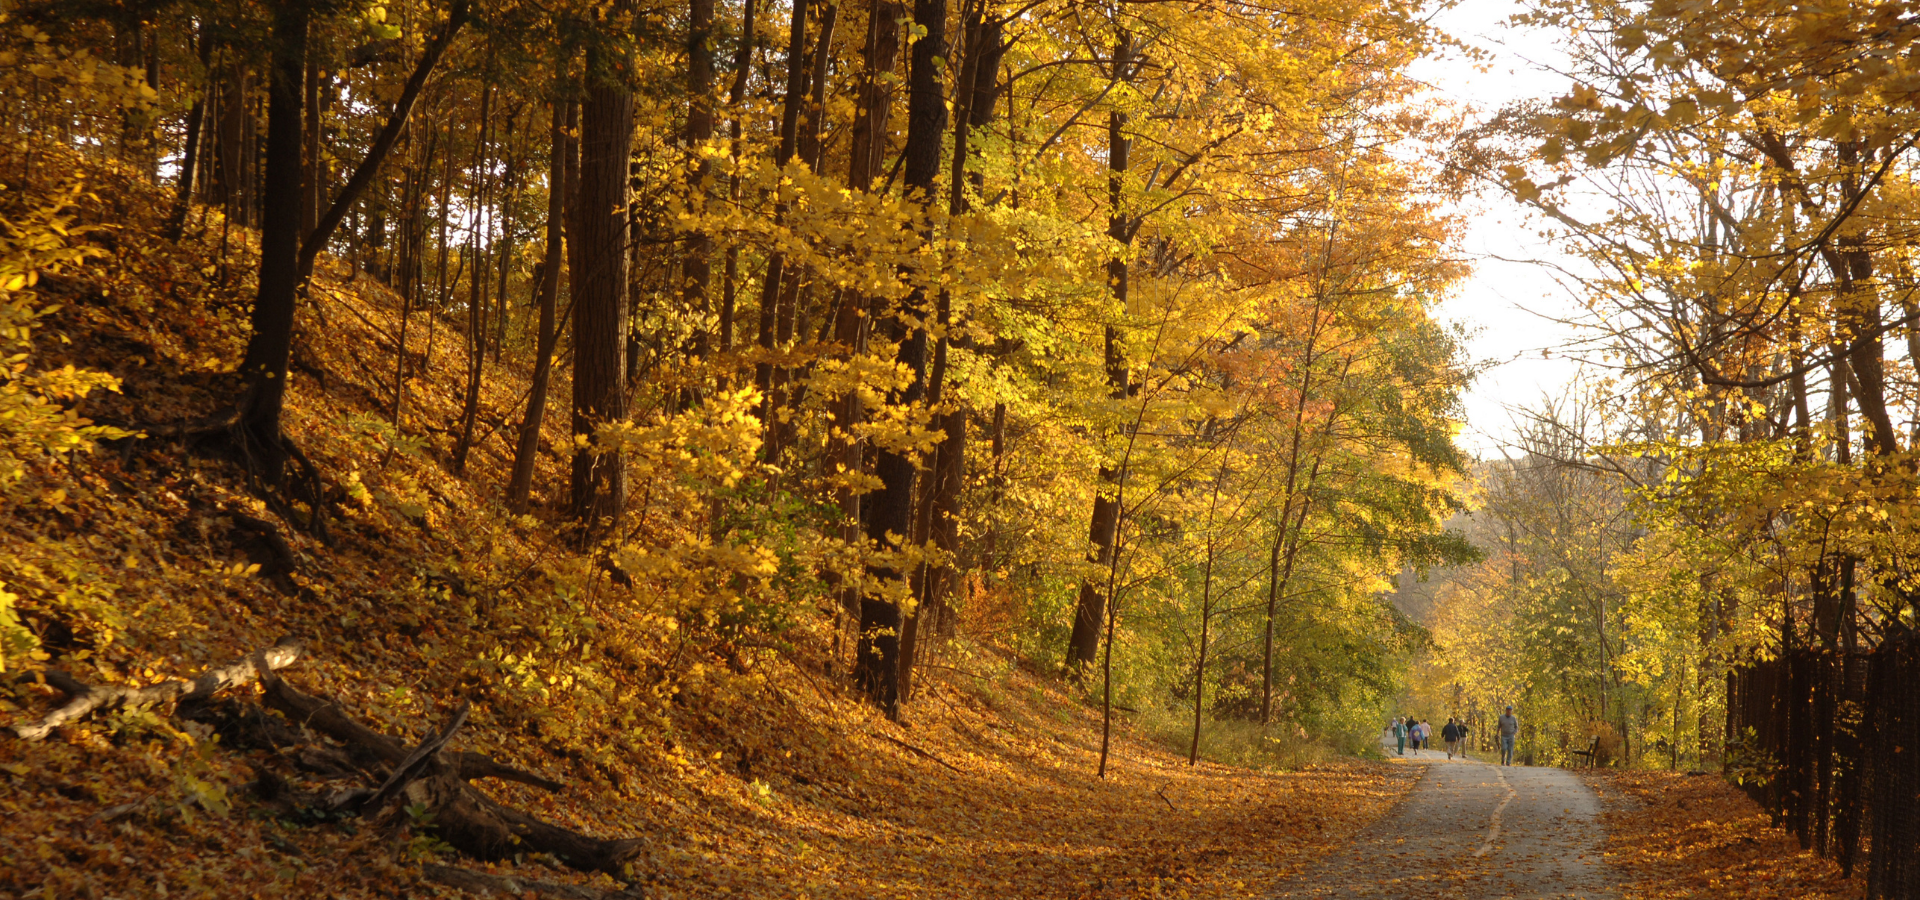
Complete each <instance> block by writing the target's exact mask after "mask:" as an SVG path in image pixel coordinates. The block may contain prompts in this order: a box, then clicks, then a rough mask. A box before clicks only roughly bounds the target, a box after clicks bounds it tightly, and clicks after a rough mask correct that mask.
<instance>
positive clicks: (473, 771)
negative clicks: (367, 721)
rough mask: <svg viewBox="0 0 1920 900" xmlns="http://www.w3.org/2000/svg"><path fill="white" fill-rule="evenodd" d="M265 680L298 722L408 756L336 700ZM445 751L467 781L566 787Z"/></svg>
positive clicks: (390, 760)
mask: <svg viewBox="0 0 1920 900" xmlns="http://www.w3.org/2000/svg"><path fill="white" fill-rule="evenodd" d="M261 683H262V684H264V685H265V686H266V694H265V695H264V696H263V697H262V700H263V702H264V703H266V705H267V708H268V709H277V710H279V711H280V712H281V713H282V714H283V715H285V716H286V717H287V718H288V719H289V720H291V721H293V722H295V723H296V724H302V725H306V726H308V727H310V728H312V729H313V730H315V731H318V732H320V733H321V734H324V735H326V736H327V737H330V738H333V739H334V740H336V741H339V742H340V743H342V744H345V745H347V748H348V750H349V751H350V752H353V753H356V754H359V755H360V756H362V758H368V759H372V760H377V761H379V762H382V763H386V764H387V765H389V766H397V765H399V764H400V763H401V761H403V760H405V759H406V758H407V748H406V746H405V745H404V744H402V743H400V742H399V741H398V740H395V739H394V738H392V737H389V736H387V735H384V734H381V733H380V732H378V731H375V730H373V729H371V728H368V727H367V726H365V725H362V724H360V723H359V722H356V721H354V720H353V718H352V717H350V716H348V715H347V714H346V713H345V712H342V711H341V709H340V707H339V705H338V704H336V703H334V702H333V701H331V700H326V699H323V698H320V697H315V696H313V695H311V694H306V693H303V692H301V691H300V690H299V689H298V688H295V687H294V686H292V685H290V684H288V683H287V682H286V681H285V680H283V679H281V678H278V677H268V678H264V679H262V680H261ZM441 755H442V756H451V757H453V758H454V760H455V761H456V763H457V766H458V770H459V772H460V777H461V779H463V780H466V781H472V780H474V779H476V778H498V779H500V780H502V781H514V782H519V783H520V784H526V785H532V786H533V787H537V788H541V789H543V790H548V791H559V790H560V789H562V788H564V787H566V785H564V784H562V783H560V782H558V781H554V780H553V779H550V778H542V777H541V776H539V775H535V774H533V773H532V772H527V771H523V770H521V769H516V768H514V767H512V766H509V765H506V764H504V763H501V762H499V761H497V760H495V759H494V758H493V757H491V756H488V755H486V754H484V753H474V752H472V751H469V750H458V751H442V753H441Z"/></svg>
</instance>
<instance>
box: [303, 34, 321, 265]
mask: <svg viewBox="0 0 1920 900" xmlns="http://www.w3.org/2000/svg"><path fill="white" fill-rule="evenodd" d="M306 68H307V71H306V75H305V77H304V78H303V79H302V82H301V89H302V91H303V92H304V94H305V99H304V100H303V101H302V103H303V105H304V106H305V108H306V116H307V121H306V126H305V127H304V128H303V129H302V130H301V140H300V145H301V155H302V157H303V158H302V160H301V163H302V165H301V167H300V237H301V238H302V239H303V240H304V239H305V238H306V236H307V235H309V234H312V233H313V229H314V226H315V225H317V224H319V221H320V191H321V175H320V165H321V163H320V66H319V64H318V63H317V62H315V61H314V60H312V59H309V60H307V67H306Z"/></svg>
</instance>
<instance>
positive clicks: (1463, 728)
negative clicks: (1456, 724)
mask: <svg viewBox="0 0 1920 900" xmlns="http://www.w3.org/2000/svg"><path fill="white" fill-rule="evenodd" d="M1460 758H1461V759H1467V758H1468V757H1467V723H1466V720H1464V719H1463V720H1461V722H1460Z"/></svg>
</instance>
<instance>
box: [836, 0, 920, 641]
mask: <svg viewBox="0 0 1920 900" xmlns="http://www.w3.org/2000/svg"><path fill="white" fill-rule="evenodd" d="M901 18H902V7H901V6H900V4H899V2H898V0H871V2H870V4H869V7H868V11H867V36H866V43H865V46H864V48H863V50H862V58H863V60H864V62H865V71H864V72H863V73H862V74H861V78H860V88H859V95H858V98H857V102H858V105H857V107H856V108H855V110H854V117H853V138H852V143H851V146H850V147H849V150H848V156H849V164H848V172H847V184H848V185H849V186H850V187H852V189H853V190H856V191H859V192H861V193H868V192H870V191H871V190H872V189H873V181H874V178H875V177H876V176H877V174H878V170H879V158H880V156H881V155H882V154H883V153H884V151H885V148H886V134H887V120H888V118H889V117H890V116H891V114H892V111H893V88H892V84H893V80H892V79H891V78H888V77H886V76H889V75H891V74H892V73H893V71H894V70H895V69H897V68H898V67H899V65H900V19H901ZM869 321H870V318H869V316H868V298H867V296H866V294H864V293H862V292H860V291H858V290H852V289H847V290H843V291H841V292H840V297H839V304H838V307H837V309H836V310H835V313H834V323H833V340H834V343H835V344H836V345H837V347H838V352H840V353H842V354H844V355H845V356H846V357H848V358H852V357H855V356H858V355H860V354H862V353H865V352H866V349H867V329H868V324H869ZM828 408H829V410H830V412H831V415H832V425H831V427H830V428H829V429H828V438H827V442H828V443H827V462H826V464H827V466H828V467H829V469H830V470H834V469H837V470H838V473H839V475H840V477H841V478H842V479H851V478H853V477H855V476H857V475H860V474H862V473H864V471H865V469H866V465H865V463H866V459H865V457H866V453H865V451H864V447H865V444H864V442H862V441H861V440H859V439H858V438H857V437H856V436H855V434H854V427H855V426H856V425H858V424H859V423H860V421H861V420H862V418H863V417H864V415H865V410H864V409H863V408H862V405H861V402H860V392H859V391H857V390H847V391H844V392H843V393H841V394H840V395H839V396H838V397H835V398H834V399H833V400H832V401H831V403H830V404H829V406H828ZM862 496H863V494H862V492H860V491H858V490H855V489H854V487H853V486H852V485H851V484H849V483H846V482H845V481H842V483H840V484H838V485H837V486H836V487H835V488H834V498H835V500H836V502H837V504H838V506H839V507H840V515H841V524H840V539H841V540H842V541H845V542H846V543H847V544H848V545H854V544H858V543H859V542H860V541H861V540H862V538H863V535H864V534H865V531H864V527H863V525H862V512H861V511H862V500H861V498H862ZM836 580H837V579H836ZM840 609H841V612H842V614H843V615H845V616H846V618H847V620H848V621H852V622H858V621H859V620H860V590H859V588H858V587H857V586H852V585H848V586H844V587H842V588H841V589H840ZM839 635H840V631H839V630H836V631H835V647H834V650H835V653H834V658H835V659H836V660H838V659H840V658H841V657H840V653H841V646H840V644H839Z"/></svg>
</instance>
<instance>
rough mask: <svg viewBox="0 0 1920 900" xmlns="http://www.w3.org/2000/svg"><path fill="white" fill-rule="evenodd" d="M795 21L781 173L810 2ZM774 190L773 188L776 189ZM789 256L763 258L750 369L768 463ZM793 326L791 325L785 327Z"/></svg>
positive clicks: (772, 456)
mask: <svg viewBox="0 0 1920 900" xmlns="http://www.w3.org/2000/svg"><path fill="white" fill-rule="evenodd" d="M792 2H793V18H792V19H791V21H790V23H789V28H788V32H787V92H786V96H785V97H784V98H782V100H781V102H780V144H779V146H778V147H777V148H776V149H775V150H774V153H773V164H774V166H775V167H776V168H781V169H784V168H786V167H787V163H789V162H792V161H793V155H794V150H795V149H796V146H797V144H798V141H799V134H800V107H801V105H802V104H803V102H804V98H805V97H806V93H807V74H808V72H807V57H806V43H807V8H808V0H792ZM776 190H777V189H776ZM786 213H787V204H786V201H785V200H776V201H775V202H774V205H773V225H774V227H775V228H779V227H781V226H783V225H784V224H785V223H786V218H787V215H786ZM786 266H787V257H786V254H785V253H782V252H780V251H779V250H777V249H776V250H772V251H770V252H769V253H768V254H767V274H766V277H765V278H763V279H762V280H761V282H760V328H759V334H758V338H759V344H760V352H761V354H762V358H761V360H760V361H759V362H758V363H756V364H755V365H754V367H753V382H754V385H755V386H756V387H758V388H759V389H760V423H761V426H762V430H763V433H764V435H765V443H764V444H763V445H762V449H763V451H764V453H765V456H766V458H767V459H768V460H770V461H771V460H777V459H779V458H780V452H781V449H782V448H781V446H780V435H781V430H780V429H779V428H778V427H776V423H777V421H778V416H777V415H776V413H777V411H778V410H779V409H780V406H781V403H780V400H779V398H778V397H777V396H776V388H775V385H774V368H775V366H774V364H773V359H772V356H773V354H774V352H775V351H776V349H777V348H778V347H779V346H780V297H781V289H782V288H783V287H784V286H785V285H786ZM789 327H791V326H789Z"/></svg>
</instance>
